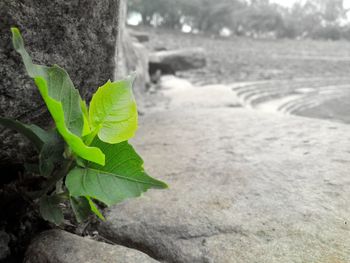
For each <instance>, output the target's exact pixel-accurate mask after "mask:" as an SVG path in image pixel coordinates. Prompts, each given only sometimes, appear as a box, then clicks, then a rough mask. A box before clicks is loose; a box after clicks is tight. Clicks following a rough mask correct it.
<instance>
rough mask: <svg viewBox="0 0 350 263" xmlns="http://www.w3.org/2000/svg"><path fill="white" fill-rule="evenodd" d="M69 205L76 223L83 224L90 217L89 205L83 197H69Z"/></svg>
mask: <svg viewBox="0 0 350 263" xmlns="http://www.w3.org/2000/svg"><path fill="white" fill-rule="evenodd" d="M70 203H71V206H72V209H73V212H74V214H75V218H76V219H77V221H78V223H81V222H84V221H85V220H86V219H87V218H88V217H89V216H90V215H91V208H90V203H89V201H88V200H87V199H86V198H85V197H73V196H71V197H70Z"/></svg>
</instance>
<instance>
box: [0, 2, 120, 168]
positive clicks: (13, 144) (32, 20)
mask: <svg viewBox="0 0 350 263" xmlns="http://www.w3.org/2000/svg"><path fill="white" fill-rule="evenodd" d="M120 2H124V1H123V0H83V1H82V0H72V1H65V0H52V1H44V0H38V1H30V0H24V1H11V0H2V1H0V61H1V66H0V116H7V117H13V118H17V119H20V120H22V121H25V122H29V121H33V122H35V123H37V124H40V125H44V126H47V125H48V123H50V122H49V121H48V120H49V117H48V114H47V113H46V110H45V108H44V107H43V102H42V101H41V99H40V96H39V93H38V91H37V89H36V87H35V86H34V84H33V81H32V80H30V79H29V78H28V76H27V75H26V73H25V69H24V66H23V63H22V62H21V59H20V56H19V55H18V54H17V53H16V52H15V51H14V50H13V47H12V43H11V39H10V27H11V26H17V27H19V28H20V29H21V31H22V34H23V37H24V40H25V43H26V46H27V48H28V51H29V52H30V54H31V55H32V57H33V58H34V62H36V63H41V64H46V65H52V64H58V65H60V66H62V67H64V68H65V69H66V70H67V71H68V73H69V74H70V76H71V78H72V80H73V82H74V84H75V85H76V87H77V88H79V90H80V92H81V94H82V95H83V96H84V97H85V98H89V97H90V96H91V93H92V92H94V91H95V89H96V88H97V87H99V86H101V85H102V84H103V83H104V82H106V81H107V80H108V79H113V76H114V71H115V69H116V65H115V64H116V60H115V58H116V56H115V53H116V42H117V36H118V34H117V33H118V27H119V24H118V21H120V20H119V19H118V12H119V11H120V10H119V5H120ZM9 134H12V132H8V131H4V130H3V129H1V130H0V149H1V150H0V164H1V163H7V162H9V160H10V162H16V161H17V162H20V161H22V157H23V155H22V154H21V152H22V150H21V148H20V149H18V146H17V145H18V144H20V145H21V143H20V142H21V139H18V138H17V140H16V141H15V140H14V138H13V137H12V136H10V137H9Z"/></svg>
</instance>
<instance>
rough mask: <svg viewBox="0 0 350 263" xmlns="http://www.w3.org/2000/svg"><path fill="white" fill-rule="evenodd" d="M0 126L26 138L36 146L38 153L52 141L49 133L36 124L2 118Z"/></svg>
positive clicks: (0, 118)
mask: <svg viewBox="0 0 350 263" xmlns="http://www.w3.org/2000/svg"><path fill="white" fill-rule="evenodd" d="M0 124H1V125H3V126H5V127H7V128H10V129H13V130H15V131H17V132H19V133H21V134H23V135H24V136H26V137H27V138H28V139H29V140H30V141H31V142H32V143H33V144H34V145H35V147H36V149H37V150H38V151H40V150H41V148H42V147H43V145H44V143H45V142H47V141H49V140H50V135H49V133H48V132H47V131H45V130H43V129H41V128H40V127H38V126H36V125H34V124H30V125H27V124H24V123H21V122H19V121H16V120H12V119H7V118H2V117H0Z"/></svg>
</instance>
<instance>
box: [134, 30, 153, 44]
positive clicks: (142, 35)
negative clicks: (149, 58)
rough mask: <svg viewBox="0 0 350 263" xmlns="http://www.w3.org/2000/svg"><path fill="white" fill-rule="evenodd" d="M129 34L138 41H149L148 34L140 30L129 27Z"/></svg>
mask: <svg viewBox="0 0 350 263" xmlns="http://www.w3.org/2000/svg"><path fill="white" fill-rule="evenodd" d="M129 31H130V35H131V36H132V37H134V38H136V39H137V41H139V42H141V43H142V42H148V41H149V35H148V34H147V33H145V32H140V31H136V30H132V29H129Z"/></svg>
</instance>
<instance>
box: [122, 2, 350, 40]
mask: <svg viewBox="0 0 350 263" xmlns="http://www.w3.org/2000/svg"><path fill="white" fill-rule="evenodd" d="M128 7H129V11H133V12H138V13H140V14H141V16H142V21H143V24H145V25H151V26H163V27H167V28H173V29H181V28H182V27H183V26H184V25H187V26H189V27H187V28H192V30H196V31H200V32H209V33H215V34H218V33H219V32H220V31H221V30H222V29H223V28H228V29H230V30H231V32H233V33H235V34H237V35H238V34H239V35H256V36H263V35H268V36H276V37H287V38H297V37H313V38H327V39H339V38H341V37H343V36H344V34H347V35H349V33H348V32H350V30H347V29H346V27H344V25H341V22H342V23H344V21H345V20H344V18H345V17H346V12H347V10H344V7H343V0H306V1H305V2H297V3H295V4H294V5H293V6H292V8H289V9H288V8H284V7H281V6H279V5H277V4H274V3H271V2H270V1H269V0H215V1H213V0H129V1H128Z"/></svg>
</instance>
